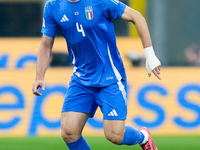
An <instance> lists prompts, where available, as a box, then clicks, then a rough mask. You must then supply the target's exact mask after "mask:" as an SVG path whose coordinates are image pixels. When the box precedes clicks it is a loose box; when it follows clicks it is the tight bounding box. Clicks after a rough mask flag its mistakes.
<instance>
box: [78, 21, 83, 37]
mask: <svg viewBox="0 0 200 150" xmlns="http://www.w3.org/2000/svg"><path fill="white" fill-rule="evenodd" d="M76 29H77V31H78V32H81V33H82V35H83V37H84V36H85V32H84V30H83V26H82V24H80V27H79V24H78V22H77V23H76Z"/></svg>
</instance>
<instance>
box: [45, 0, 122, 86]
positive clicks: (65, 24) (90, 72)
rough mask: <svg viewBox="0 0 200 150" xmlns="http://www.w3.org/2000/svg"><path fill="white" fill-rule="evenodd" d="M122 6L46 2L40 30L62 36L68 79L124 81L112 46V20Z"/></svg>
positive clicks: (98, 1) (103, 0) (96, 1)
mask: <svg viewBox="0 0 200 150" xmlns="http://www.w3.org/2000/svg"><path fill="white" fill-rule="evenodd" d="M125 7H126V5H125V4H123V3H121V2H119V1H118V0H79V1H77V2H70V1H68V0H50V1H48V2H47V3H46V6H45V10H44V19H43V27H42V33H43V34H44V35H46V36H49V37H55V33H56V31H57V30H60V31H61V33H62V35H63V36H64V37H65V39H66V42H67V46H68V53H69V56H70V59H71V62H72V63H73V64H74V65H75V67H74V72H73V75H72V79H74V80H76V81H77V82H79V83H80V84H82V85H85V86H91V87H104V86H108V85H111V84H113V83H116V82H118V81H120V80H121V79H123V80H126V74H125V69H124V66H123V62H122V59H121V56H120V54H119V51H118V49H117V46H116V37H115V32H114V26H113V22H112V20H113V19H117V18H121V16H122V14H123V13H124V10H125Z"/></svg>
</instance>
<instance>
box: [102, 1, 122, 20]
mask: <svg viewBox="0 0 200 150" xmlns="http://www.w3.org/2000/svg"><path fill="white" fill-rule="evenodd" d="M103 2H104V4H103V11H104V15H105V16H106V17H107V18H110V19H119V18H121V16H122V14H123V13H124V10H125V8H126V5H125V4H124V3H122V2H120V1H119V0H103Z"/></svg>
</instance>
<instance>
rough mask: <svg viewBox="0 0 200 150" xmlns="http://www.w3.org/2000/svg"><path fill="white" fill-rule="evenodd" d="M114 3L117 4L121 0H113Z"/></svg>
mask: <svg viewBox="0 0 200 150" xmlns="http://www.w3.org/2000/svg"><path fill="white" fill-rule="evenodd" d="M111 1H112V2H113V3H115V4H116V5H118V3H119V0H111Z"/></svg>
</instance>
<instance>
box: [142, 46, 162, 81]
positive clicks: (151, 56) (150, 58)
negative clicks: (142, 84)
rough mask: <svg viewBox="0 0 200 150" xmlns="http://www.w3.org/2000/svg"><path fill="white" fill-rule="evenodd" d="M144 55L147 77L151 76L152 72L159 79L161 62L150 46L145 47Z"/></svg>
mask: <svg viewBox="0 0 200 150" xmlns="http://www.w3.org/2000/svg"><path fill="white" fill-rule="evenodd" d="M145 56H146V69H147V72H148V75H149V77H150V76H151V72H153V74H154V75H155V76H156V77H157V78H158V79H159V80H161V77H160V71H161V63H160V61H159V60H158V58H157V57H156V55H155V53H154V51H153V48H152V47H150V48H147V49H145Z"/></svg>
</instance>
